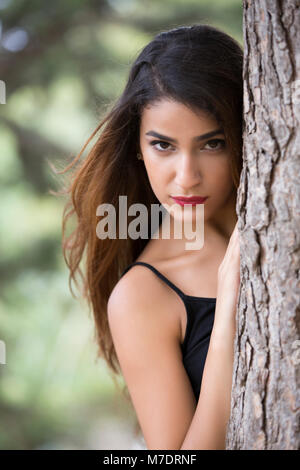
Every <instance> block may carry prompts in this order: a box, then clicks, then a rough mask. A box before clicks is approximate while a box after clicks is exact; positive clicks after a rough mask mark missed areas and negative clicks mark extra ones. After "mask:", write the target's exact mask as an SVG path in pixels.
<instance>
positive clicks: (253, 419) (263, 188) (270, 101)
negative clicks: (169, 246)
mask: <svg viewBox="0 0 300 470" xmlns="http://www.w3.org/2000/svg"><path fill="white" fill-rule="evenodd" d="M243 6H244V12H243V30H244V31H243V34H244V77H243V78H244V126H245V127H244V149H243V158H244V166H243V170H242V174H241V183H240V187H239V190H238V200H237V214H238V217H239V230H240V240H241V284H240V295H239V305H238V313H237V333H236V338H235V360H234V368H233V380H232V397H231V417H230V420H229V423H228V427H227V438H226V448H227V449H253V450H254V449H299V448H300V445H299V444H300V437H299V427H300V419H299V417H300V416H299V415H300V397H299V381H300V380H299V378H300V373H299V372H300V370H299V369H300V367H299V366H300V340H299V326H300V308H299V303H300V280H299V265H300V130H299V129H300V74H299V71H300V54H299V45H300V2H299V0H286V1H283V0H244V1H243Z"/></svg>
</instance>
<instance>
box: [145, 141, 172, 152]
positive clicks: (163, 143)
mask: <svg viewBox="0 0 300 470" xmlns="http://www.w3.org/2000/svg"><path fill="white" fill-rule="evenodd" d="M150 145H152V146H153V147H154V148H156V150H158V151H159V152H164V151H165V150H169V148H168V145H170V144H169V143H168V142H164V141H163V140H152V142H150ZM156 145H161V146H164V145H166V146H167V148H166V147H162V148H159V147H156Z"/></svg>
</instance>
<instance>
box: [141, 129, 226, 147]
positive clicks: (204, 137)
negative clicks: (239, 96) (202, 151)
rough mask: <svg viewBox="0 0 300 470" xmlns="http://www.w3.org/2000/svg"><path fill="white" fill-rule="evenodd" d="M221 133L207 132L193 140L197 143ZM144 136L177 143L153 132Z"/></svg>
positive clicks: (217, 131)
mask: <svg viewBox="0 0 300 470" xmlns="http://www.w3.org/2000/svg"><path fill="white" fill-rule="evenodd" d="M223 133H224V132H223V129H215V130H214V131H210V132H207V133H206V134H202V135H198V136H196V137H194V139H193V140H195V141H197V142H198V141H200V140H204V139H209V138H210V137H213V136H215V135H217V134H223ZM145 135H151V136H153V137H157V138H158V139H162V140H168V141H169V142H174V144H177V143H178V142H177V140H176V139H173V137H168V136H166V135H163V134H159V133H158V132H155V131H148V132H146V134H145Z"/></svg>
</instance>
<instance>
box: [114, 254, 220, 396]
mask: <svg viewBox="0 0 300 470" xmlns="http://www.w3.org/2000/svg"><path fill="white" fill-rule="evenodd" d="M135 265H142V266H146V267H148V268H149V269H151V271H153V272H154V273H155V274H156V275H157V276H158V277H159V278H160V279H161V280H162V281H164V282H165V283H166V284H168V286H170V287H171V289H173V290H174V291H175V292H177V294H178V295H179V297H180V298H181V299H182V300H183V303H184V305H185V309H186V314H187V325H186V332H185V336H184V340H183V342H182V343H180V346H181V352H182V362H183V365H184V367H185V370H186V372H187V375H188V377H189V379H190V382H191V385H192V388H193V391H194V394H195V398H196V401H198V398H199V394H200V388H201V382H202V375H203V369H204V365H205V360H206V356H207V351H208V346H209V340H210V335H211V331H212V328H213V323H214V316H215V308H216V298H211V297H195V296H192V295H186V294H184V293H183V292H182V290H180V289H179V287H177V286H175V284H173V283H172V282H171V281H169V279H167V278H166V277H165V276H164V275H163V274H161V273H160V272H159V271H158V270H157V269H156V268H155V267H154V266H152V265H150V264H148V263H145V262H143V261H136V262H135V263H132V264H130V265H129V266H127V268H126V269H125V271H123V273H122V275H121V277H122V276H123V275H124V274H125V273H126V272H127V271H128V270H129V269H130V268H131V267H132V266H135Z"/></svg>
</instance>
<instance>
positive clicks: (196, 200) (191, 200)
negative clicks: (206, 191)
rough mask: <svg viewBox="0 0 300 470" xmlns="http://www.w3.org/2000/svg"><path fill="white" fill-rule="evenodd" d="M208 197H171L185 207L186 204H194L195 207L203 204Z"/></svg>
mask: <svg viewBox="0 0 300 470" xmlns="http://www.w3.org/2000/svg"><path fill="white" fill-rule="evenodd" d="M207 197H208V196H206V197H200V196H191V197H173V196H171V198H172V199H174V201H175V202H177V203H178V204H180V205H181V206H183V205H184V204H192V205H193V206H194V205H196V204H203V203H204V202H205V201H206V199H207Z"/></svg>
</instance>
